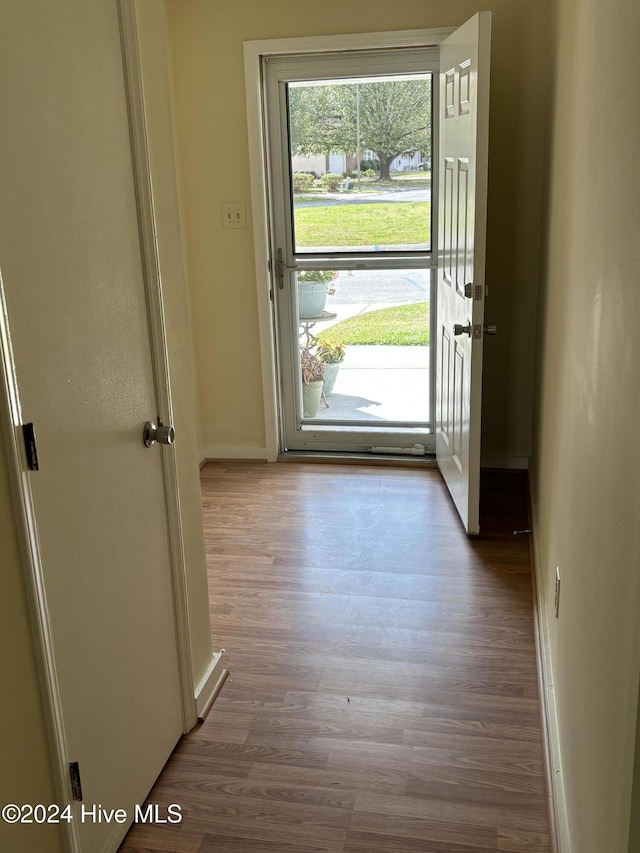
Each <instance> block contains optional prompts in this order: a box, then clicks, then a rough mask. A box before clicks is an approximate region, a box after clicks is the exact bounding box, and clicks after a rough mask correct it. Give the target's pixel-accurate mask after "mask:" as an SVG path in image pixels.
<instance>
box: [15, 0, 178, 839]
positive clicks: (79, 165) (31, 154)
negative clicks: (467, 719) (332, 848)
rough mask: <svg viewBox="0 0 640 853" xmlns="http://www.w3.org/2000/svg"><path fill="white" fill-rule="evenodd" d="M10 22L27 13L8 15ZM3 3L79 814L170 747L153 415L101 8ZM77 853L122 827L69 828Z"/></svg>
mask: <svg viewBox="0 0 640 853" xmlns="http://www.w3.org/2000/svg"><path fill="white" fill-rule="evenodd" d="M27 6H28V8H27ZM27 6H24V7H23V5H22V4H10V6H9V7H7V8H6V9H4V12H3V23H2V27H1V28H0V100H1V102H2V115H3V132H2V134H1V135H0V171H1V180H0V183H1V184H2V195H1V197H0V260H1V264H2V273H3V279H4V285H5V290H6V300H7V305H8V314H9V324H10V331H11V335H12V340H13V346H14V355H15V368H16V375H17V380H18V387H19V393H20V398H21V405H22V413H23V418H24V420H25V421H33V422H34V424H35V428H36V434H37V439H38V454H39V463H40V470H39V471H37V472H34V473H33V474H31V475H30V478H31V486H32V491H33V500H34V507H35V513H36V519H37V528H38V537H39V544H40V551H41V557H42V564H43V572H44V582H45V593H46V600H47V603H48V608H49V615H50V622H51V631H52V637H53V645H54V654H55V664H56V669H57V675H58V681H59V689H60V696H61V703H62V715H63V720H64V727H65V732H66V741H67V745H68V760H69V761H77V762H79V765H80V773H81V778H82V785H83V793H84V801H85V804H87V805H91V804H102V806H103V807H104V808H105V809H113V808H116V807H117V808H125V809H127V811H128V813H129V815H131V816H132V815H133V805H134V804H135V803H142V802H143V801H144V798H145V796H146V794H147V793H148V791H149V789H150V787H151V786H152V784H153V782H154V780H155V778H156V777H157V775H158V773H159V772H160V770H161V769H162V766H163V764H164V762H165V761H166V759H167V757H168V755H169V754H170V752H171V750H172V748H173V747H174V745H175V743H176V741H177V739H178V738H179V737H180V734H181V732H182V710H181V701H180V691H179V680H178V663H177V653H176V636H175V628H174V608H173V599H172V585H171V572H170V563H169V544H168V530H167V522H166V506H165V499H164V485H163V475H162V467H161V456H160V454H161V453H169V452H172V450H171V448H168V447H159V446H158V445H156V446H154V447H152V448H147V447H145V445H144V443H143V440H142V435H143V427H144V424H145V422H146V421H147V420H151V421H153V420H154V419H155V417H156V415H157V414H158V411H157V408H156V397H155V391H154V377H153V370H152V362H151V353H150V344H149V329H148V321H147V306H146V300H145V288H144V281H143V275H142V267H141V255H140V245H139V236H138V221H137V210H136V202H135V197H134V189H133V176H132V164H131V153H130V143H129V127H128V118H127V104H126V98H125V88H124V78H123V67H122V56H121V47H120V33H119V25H118V13H117V6H116V3H115V1H114V0H90V2H87V0H64V2H58V3H53V4H52V3H49V2H48V0H32V2H30V3H29V4H27ZM74 825H75V828H76V830H77V832H78V834H79V836H80V841H81V849H82V850H83V851H86V853H101V851H113V850H115V849H116V848H117V846H118V843H119V840H120V837H121V836H122V835H123V834H124V831H125V830H126V826H121V825H115V826H114V825H113V824H112V823H111V824H109V823H98V822H93V821H91V820H86V821H84V822H82V821H81V820H79V819H78V816H76V820H75V821H74Z"/></svg>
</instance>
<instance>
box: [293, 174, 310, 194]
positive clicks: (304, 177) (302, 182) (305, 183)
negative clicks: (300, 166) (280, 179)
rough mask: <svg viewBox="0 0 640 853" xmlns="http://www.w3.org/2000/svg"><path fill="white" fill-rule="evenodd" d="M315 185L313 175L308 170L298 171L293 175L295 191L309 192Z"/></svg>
mask: <svg viewBox="0 0 640 853" xmlns="http://www.w3.org/2000/svg"><path fill="white" fill-rule="evenodd" d="M312 186H313V175H308V174H307V173H306V172H296V173H295V174H294V176H293V191H294V193H305V192H308V191H309V190H310V189H311V187H312Z"/></svg>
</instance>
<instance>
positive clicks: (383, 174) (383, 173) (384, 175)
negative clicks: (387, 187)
mask: <svg viewBox="0 0 640 853" xmlns="http://www.w3.org/2000/svg"><path fill="white" fill-rule="evenodd" d="M376 153H377V152H376ZM378 159H379V160H380V180H381V181H390V180H391V175H390V174H389V169H390V167H391V161H392V160H393V157H386V156H384V155H383V154H378Z"/></svg>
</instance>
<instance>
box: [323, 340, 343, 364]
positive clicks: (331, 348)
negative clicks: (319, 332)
mask: <svg viewBox="0 0 640 853" xmlns="http://www.w3.org/2000/svg"><path fill="white" fill-rule="evenodd" d="M316 355H317V356H318V358H319V359H320V361H322V362H323V363H324V364H341V363H342V362H343V361H344V358H345V355H346V350H345V348H344V346H343V345H342V344H332V343H329V342H328V341H326V342H325V341H323V340H322V338H319V339H318V349H317V352H316Z"/></svg>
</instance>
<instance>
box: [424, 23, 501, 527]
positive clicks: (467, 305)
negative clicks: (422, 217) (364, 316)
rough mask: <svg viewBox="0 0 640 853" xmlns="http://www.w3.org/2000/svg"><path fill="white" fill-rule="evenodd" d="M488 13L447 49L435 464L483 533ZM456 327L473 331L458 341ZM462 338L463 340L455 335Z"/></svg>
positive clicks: (466, 519) (465, 519) (463, 512)
mask: <svg viewBox="0 0 640 853" xmlns="http://www.w3.org/2000/svg"><path fill="white" fill-rule="evenodd" d="M490 39H491V13H490V12H479V13H478V14H476V15H475V16H474V17H473V18H471V19H470V20H469V21H467V22H466V23H465V24H463V25H462V26H461V27H459V28H458V29H457V30H456V31H455V32H454V33H452V34H451V35H450V36H449V37H448V38H446V39H445V40H444V41H443V42H442V44H441V45H440V122H439V125H440V137H439V138H440V146H439V164H440V165H439V175H440V183H439V186H440V196H439V213H438V273H437V294H436V300H437V309H436V310H437V314H436V335H437V354H436V362H437V366H436V412H435V416H436V456H437V461H438V466H439V468H440V471H441V472H442V476H443V477H444V480H445V482H446V484H447V487H448V489H449V491H450V493H451V497H452V498H453V501H454V503H455V505H456V508H457V510H458V512H459V514H460V518H461V519H462V523H463V524H464V526H465V529H466V530H467V532H468V533H472V534H475V533H478V532H479V501H480V429H481V407H482V347H483V336H484V298H485V253H486V252H485V244H486V205H487V166H488V140H489V133H488V127H489V62H490ZM456 325H458V326H459V327H462V328H463V329H466V331H463V332H461V333H459V334H456V333H455V332H456V329H455V326H456ZM458 331H459V330H458Z"/></svg>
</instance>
